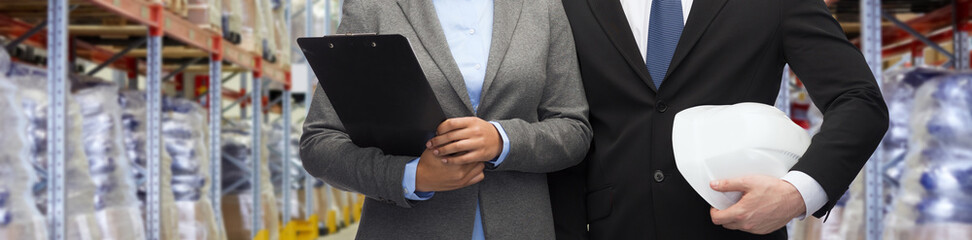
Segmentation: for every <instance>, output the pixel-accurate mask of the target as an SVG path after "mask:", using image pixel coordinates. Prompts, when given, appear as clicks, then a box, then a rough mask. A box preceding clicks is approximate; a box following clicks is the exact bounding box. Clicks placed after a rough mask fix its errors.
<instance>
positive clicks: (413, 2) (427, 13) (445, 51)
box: [398, 0, 473, 113]
mask: <svg viewBox="0 0 972 240" xmlns="http://www.w3.org/2000/svg"><path fill="white" fill-rule="evenodd" d="M398 6H399V7H401V9H402V12H404V13H405V18H406V19H408V22H409V25H411V26H412V30H414V31H415V35H417V36H418V39H419V42H421V43H422V46H423V47H424V48H425V51H426V52H428V53H429V55H431V56H432V60H433V61H435V64H436V66H437V67H438V68H439V71H442V74H443V75H445V78H446V79H447V80H448V81H449V83H450V84H451V85H452V88H453V89H455V91H456V93H457V94H458V95H459V98H460V99H462V103H463V104H465V105H466V109H467V110H469V111H470V113H472V112H473V109H472V104H471V103H470V101H469V94H468V93H467V92H466V82H465V80H463V78H462V72H460V71H459V66H458V65H456V60H455V59H453V58H452V52H451V51H450V50H449V42H448V41H446V37H445V33H444V32H442V25H441V24H440V23H439V18H438V14H436V12H435V6H434V5H433V4H432V1H430V0H398Z"/></svg>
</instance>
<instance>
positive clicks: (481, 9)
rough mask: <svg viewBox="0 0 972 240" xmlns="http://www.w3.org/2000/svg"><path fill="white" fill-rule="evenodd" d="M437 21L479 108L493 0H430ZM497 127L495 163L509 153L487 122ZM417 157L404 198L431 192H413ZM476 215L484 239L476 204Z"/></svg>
mask: <svg viewBox="0 0 972 240" xmlns="http://www.w3.org/2000/svg"><path fill="white" fill-rule="evenodd" d="M432 3H433V4H434V5H435V12H436V14H437V15H438V17H439V23H440V24H441V25H442V30H443V32H444V33H445V36H446V41H448V43H449V49H450V50H451V51H452V58H453V59H455V60H456V65H458V66H459V71H460V72H462V78H463V80H464V81H465V83H466V92H467V93H468V94H469V101H470V103H472V107H473V109H474V110H476V109H479V100H480V95H481V94H482V90H483V81H484V80H485V78H486V62H487V60H488V59H489V47H490V43H491V41H492V37H493V1H492V0H433V1H432ZM490 123H492V124H493V126H495V127H496V130H497V131H498V132H499V134H500V137H501V138H502V139H503V150H502V152H500V155H499V156H498V157H497V158H496V159H495V160H493V161H490V164H493V165H494V166H498V165H499V164H501V163H503V160H505V159H506V156H507V155H509V153H510V141H509V137H508V136H507V135H506V130H503V126H501V125H500V124H499V123H497V122H490ZM418 162H419V158H416V159H415V160H412V161H411V162H409V163H408V164H406V165H405V176H404V177H403V178H402V187H403V188H404V191H405V198H407V199H410V200H417V201H422V200H428V199H429V198H432V196H433V195H434V194H435V193H433V192H415V171H416V170H417V169H418ZM475 217H476V219H475V221H474V223H473V224H474V225H473V234H472V239H473V240H480V239H485V238H486V235H485V233H484V232H483V220H482V215H481V214H480V212H479V205H477V206H476V216H475Z"/></svg>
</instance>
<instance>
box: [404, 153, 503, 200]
mask: <svg viewBox="0 0 972 240" xmlns="http://www.w3.org/2000/svg"><path fill="white" fill-rule="evenodd" d="M485 167H486V165H485V164H484V163H480V162H476V163H471V164H445V163H443V162H442V160H440V159H439V158H438V157H436V156H435V154H432V150H429V149H426V150H425V152H422V157H421V158H420V159H419V163H418V167H417V168H416V169H415V191H419V192H442V191H451V190H456V189H460V188H464V187H466V186H469V185H473V184H476V183H478V182H480V181H482V180H483V179H484V178H485V177H486V175H483V169H484V168H485Z"/></svg>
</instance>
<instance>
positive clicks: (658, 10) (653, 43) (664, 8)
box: [645, 0, 683, 88]
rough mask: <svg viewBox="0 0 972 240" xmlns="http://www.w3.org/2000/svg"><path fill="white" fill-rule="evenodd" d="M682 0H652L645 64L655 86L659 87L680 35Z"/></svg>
mask: <svg viewBox="0 0 972 240" xmlns="http://www.w3.org/2000/svg"><path fill="white" fill-rule="evenodd" d="M682 18H683V16H682V0H652V2H651V20H649V22H648V47H647V48H648V54H647V56H646V57H645V64H646V65H647V67H648V73H649V74H651V80H652V81H653V82H654V83H655V87H656V88H658V87H661V84H662V80H665V74H666V73H667V72H668V65H669V64H671V62H672V55H675V47H676V46H678V39H679V38H680V37H681V36H682V27H683V23H682Z"/></svg>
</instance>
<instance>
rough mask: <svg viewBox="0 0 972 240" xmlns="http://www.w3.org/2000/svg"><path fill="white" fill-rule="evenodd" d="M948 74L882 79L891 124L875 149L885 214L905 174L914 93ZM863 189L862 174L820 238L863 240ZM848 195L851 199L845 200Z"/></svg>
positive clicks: (916, 72)
mask: <svg viewBox="0 0 972 240" xmlns="http://www.w3.org/2000/svg"><path fill="white" fill-rule="evenodd" d="M945 74H947V72H945V71H942V70H935V69H923V68H918V69H902V70H893V71H888V72H887V73H885V74H884V76H885V77H884V79H882V83H883V88H882V92H883V95H884V98H885V102H887V104H888V112H889V114H890V118H891V122H890V126H889V129H888V133H887V135H885V137H884V139H883V140H882V145H881V148H879V149H878V150H877V152H879V155H880V156H881V158H880V159H879V161H881V165H882V166H883V170H882V175H883V176H882V185H883V186H882V188H883V195H884V196H883V200H884V204H885V205H884V206H885V209H884V212H885V213H888V212H890V211H891V210H892V206H893V205H894V204H895V202H896V201H897V200H898V199H897V198H898V197H899V196H898V192H899V191H900V186H901V181H902V178H901V176H902V173H903V172H904V170H905V168H906V166H905V161H904V159H905V156H906V155H908V152H909V151H910V150H909V144H908V138H909V136H910V135H911V130H910V126H909V125H910V124H909V117H910V115H911V109H912V108H913V104H914V97H915V90H916V89H917V88H918V87H919V86H921V85H922V84H923V83H925V82H926V81H928V80H929V79H932V78H935V77H938V76H942V75H945ZM865 193H866V186H865V184H864V178H863V172H862V173H861V174H860V175H858V177H857V178H856V179H855V180H854V182H853V183H852V184H851V187H850V189H849V191H848V192H847V193H846V194H845V197H844V198H842V200H841V201H840V202H838V206H837V207H840V208H841V210H842V214H840V215H839V217H840V218H838V219H837V220H838V221H836V222H835V221H834V216H835V213H837V212H832V213H831V217H830V220H829V221H828V222H826V223H824V224H823V225H824V227H825V229H824V230H823V231H824V234H823V237H825V238H826V237H834V238H841V239H864V238H865V232H864V228H865V218H864V214H865V212H864V208H865V205H864V200H865ZM847 196H850V199H848V200H844V199H845V198H847ZM835 209H836V208H835ZM896 217H897V216H894V215H893V214H889V215H886V218H885V220H886V221H887V222H888V224H892V222H896V221H898V220H897V219H896ZM834 224H837V225H840V227H839V228H838V229H839V231H828V229H827V228H826V227H831V226H832V225H834Z"/></svg>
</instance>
